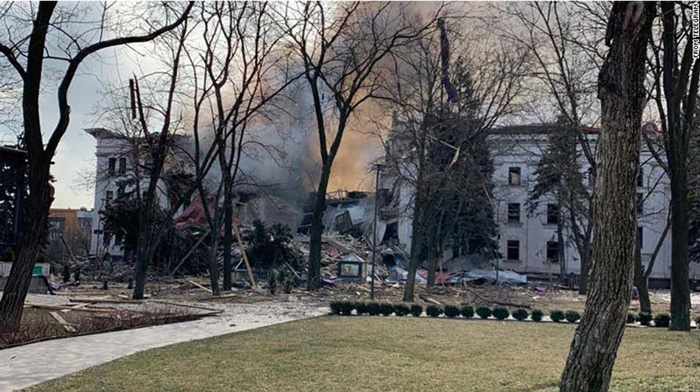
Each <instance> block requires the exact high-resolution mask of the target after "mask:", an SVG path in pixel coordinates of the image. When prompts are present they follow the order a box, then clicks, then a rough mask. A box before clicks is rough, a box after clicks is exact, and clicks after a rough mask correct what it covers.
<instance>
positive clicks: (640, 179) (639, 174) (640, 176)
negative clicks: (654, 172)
mask: <svg viewBox="0 0 700 392" xmlns="http://www.w3.org/2000/svg"><path fill="white" fill-rule="evenodd" d="M637 186H638V187H643V186H644V168H643V167H641V166H640V167H639V172H637Z"/></svg>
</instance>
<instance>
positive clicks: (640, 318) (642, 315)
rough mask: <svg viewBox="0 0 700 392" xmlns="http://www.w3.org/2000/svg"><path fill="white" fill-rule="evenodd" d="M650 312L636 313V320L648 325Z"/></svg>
mask: <svg viewBox="0 0 700 392" xmlns="http://www.w3.org/2000/svg"><path fill="white" fill-rule="evenodd" d="M651 319H652V317H651V313H647V312H639V314H638V315H637V321H639V323H640V324H642V325H646V326H649V325H650V324H651Z"/></svg>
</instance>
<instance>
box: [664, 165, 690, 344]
mask: <svg viewBox="0 0 700 392" xmlns="http://www.w3.org/2000/svg"><path fill="white" fill-rule="evenodd" d="M687 167H688V164H687V161H686V160H685V159H677V160H676V161H675V162H674V163H673V165H669V169H671V172H672V174H671V176H670V177H671V200H672V202H671V326H670V329H671V330H674V331H690V281H689V279H688V276H689V271H688V268H689V267H688V187H687V185H688V170H687Z"/></svg>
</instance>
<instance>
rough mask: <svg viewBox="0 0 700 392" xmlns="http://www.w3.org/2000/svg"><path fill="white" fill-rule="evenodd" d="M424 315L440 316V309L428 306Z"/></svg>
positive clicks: (435, 306)
mask: <svg viewBox="0 0 700 392" xmlns="http://www.w3.org/2000/svg"><path fill="white" fill-rule="evenodd" d="M425 314H427V315H428V316H430V317H438V316H440V315H441V314H442V308H441V307H439V306H437V305H428V307H427V308H425Z"/></svg>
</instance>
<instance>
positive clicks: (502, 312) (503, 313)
mask: <svg viewBox="0 0 700 392" xmlns="http://www.w3.org/2000/svg"><path fill="white" fill-rule="evenodd" d="M508 316H510V312H509V311H508V309H507V308H501V307H498V308H493V317H495V318H497V319H498V320H505V319H507V318H508Z"/></svg>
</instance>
